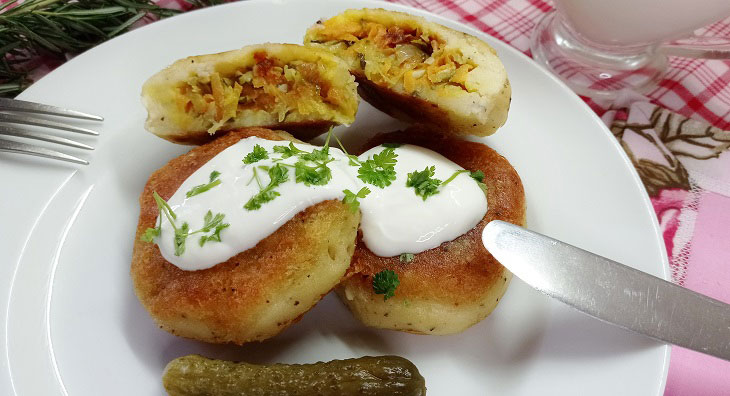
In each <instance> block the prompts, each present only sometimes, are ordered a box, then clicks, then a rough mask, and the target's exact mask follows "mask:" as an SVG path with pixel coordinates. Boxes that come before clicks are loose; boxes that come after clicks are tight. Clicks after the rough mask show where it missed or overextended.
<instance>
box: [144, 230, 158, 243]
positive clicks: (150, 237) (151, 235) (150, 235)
mask: <svg viewBox="0 0 730 396" xmlns="http://www.w3.org/2000/svg"><path fill="white" fill-rule="evenodd" d="M158 236H160V227H155V228H151V227H150V228H148V229H146V230H145V232H144V234H143V235H142V236H141V237H139V239H140V240H141V241H142V242H153V241H154V240H155V238H157V237H158Z"/></svg>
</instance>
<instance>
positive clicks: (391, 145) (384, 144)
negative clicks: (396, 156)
mask: <svg viewBox="0 0 730 396" xmlns="http://www.w3.org/2000/svg"><path fill="white" fill-rule="evenodd" d="M381 146H383V147H388V148H398V147H400V146H402V144H400V143H383V144H381Z"/></svg>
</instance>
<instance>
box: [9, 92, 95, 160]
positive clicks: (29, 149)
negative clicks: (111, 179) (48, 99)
mask: <svg viewBox="0 0 730 396" xmlns="http://www.w3.org/2000/svg"><path fill="white" fill-rule="evenodd" d="M15 113H35V114H42V115H52V116H59V117H69V118H76V119H81V120H91V121H103V120H104V118H103V117H100V116H96V115H93V114H87V113H83V112H80V111H76V110H69V109H64V108H61V107H56V106H50V105H44V104H40V103H33V102H27V101H22V100H15V99H6V98H0V135H7V136H15V137H20V138H27V139H35V140H42V141H46V142H50V143H56V144H61V145H65V146H70V147H75V148H81V149H85V150H93V149H94V148H93V147H91V146H89V145H86V144H83V143H79V142H76V141H74V140H71V139H67V138H65V137H60V136H55V135H51V134H47V133H42V132H37V131H33V130H28V129H23V128H20V127H18V126H10V125H6V124H20V125H32V126H39V127H44V128H50V129H58V130H63V131H68V132H74V133H80V134H84V135H93V136H97V135H99V133H98V132H96V131H93V130H91V129H87V128H81V127H77V126H75V125H70V124H65V123H62V122H57V121H52V120H49V119H45V118H36V117H31V116H27V115H24V114H15ZM0 151H5V152H11V153H18V154H30V155H36V156H40V157H45V158H52V159H58V160H62V161H69V162H74V163H77V164H84V165H86V164H88V162H87V161H85V160H83V159H80V158H77V157H74V156H72V155H68V154H65V153H61V152H58V151H55V150H51V149H48V148H45V147H40V146H35V145H32V144H27V143H21V142H16V141H13V140H5V139H0Z"/></svg>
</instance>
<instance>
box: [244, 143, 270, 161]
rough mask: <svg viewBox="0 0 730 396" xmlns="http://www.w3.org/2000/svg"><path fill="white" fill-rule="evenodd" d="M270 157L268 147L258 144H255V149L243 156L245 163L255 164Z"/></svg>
mask: <svg viewBox="0 0 730 396" xmlns="http://www.w3.org/2000/svg"><path fill="white" fill-rule="evenodd" d="M268 158H269V153H268V152H267V151H266V149H265V148H263V147H261V146H260V145H258V144H257V145H255V146H253V151H251V152H250V153H248V154H246V156H245V157H244V158H243V163H244V164H253V163H254V162H259V161H261V160H265V159H268Z"/></svg>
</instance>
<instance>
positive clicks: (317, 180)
mask: <svg viewBox="0 0 730 396" xmlns="http://www.w3.org/2000/svg"><path fill="white" fill-rule="evenodd" d="M331 161H334V160H328V161H322V162H316V163H315V165H308V161H304V160H299V161H297V163H296V164H294V177H295V181H296V182H297V183H304V184H305V185H307V186H312V185H315V186H324V185H325V184H327V183H329V181H330V180H331V179H332V170H331V169H330V168H329V167H328V166H327V163H329V162H331Z"/></svg>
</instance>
